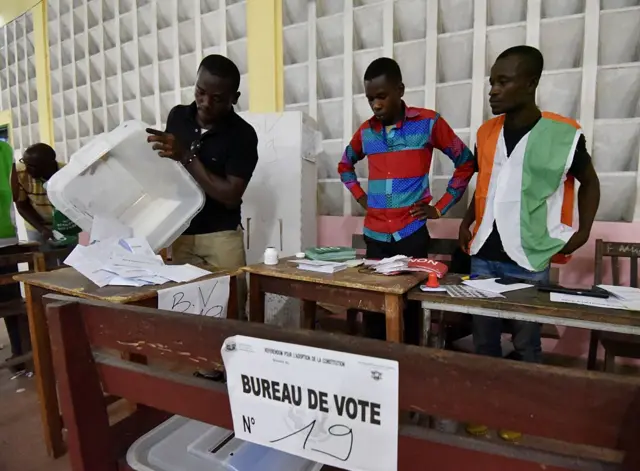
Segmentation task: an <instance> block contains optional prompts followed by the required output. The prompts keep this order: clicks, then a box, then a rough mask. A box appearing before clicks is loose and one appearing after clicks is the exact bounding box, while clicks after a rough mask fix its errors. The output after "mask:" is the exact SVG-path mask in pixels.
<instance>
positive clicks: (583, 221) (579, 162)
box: [560, 136, 600, 254]
mask: <svg viewBox="0 0 640 471" xmlns="http://www.w3.org/2000/svg"><path fill="white" fill-rule="evenodd" d="M569 173H570V174H572V175H573V176H574V177H575V179H576V180H578V181H579V182H580V189H579V190H578V224H579V226H578V230H577V231H576V233H575V234H573V235H572V236H571V239H569V241H568V242H567V243H566V245H565V246H564V247H563V248H562V250H561V251H560V252H561V253H563V254H571V253H573V252H575V251H576V250H577V249H579V248H580V247H582V246H583V245H584V244H586V243H587V240H589V235H590V234H591V227H592V226H593V221H594V220H595V218H596V212H597V211H598V205H599V204H600V180H599V179H598V174H597V173H596V169H595V168H594V167H593V162H592V161H591V157H590V156H589V154H588V153H587V150H586V146H585V141H584V136H581V137H580V141H578V146H577V149H576V153H575V155H574V162H573V163H572V165H571V168H570V169H569Z"/></svg>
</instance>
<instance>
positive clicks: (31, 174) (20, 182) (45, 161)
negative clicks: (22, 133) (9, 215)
mask: <svg viewBox="0 0 640 471" xmlns="http://www.w3.org/2000/svg"><path fill="white" fill-rule="evenodd" d="M63 166H64V164H63V163H61V162H58V161H56V152H55V151H54V150H53V148H52V147H51V146H49V145H47V144H44V143H38V144H33V145H32V146H30V147H28V148H27V150H25V151H24V154H23V156H22V159H20V161H19V162H18V164H17V165H16V172H14V174H13V175H12V178H11V185H12V188H13V199H14V202H15V203H16V208H17V209H18V213H20V215H21V216H22V217H23V219H24V220H25V222H26V226H27V237H28V239H29V240H30V241H36V242H40V243H45V242H47V241H48V240H50V239H51V238H52V237H53V233H52V223H53V210H54V209H53V206H52V205H51V201H49V197H48V196H47V192H46V190H45V184H46V182H47V181H49V179H50V178H51V177H52V176H53V175H54V174H55V173H56V172H57V171H58V170H60V169H61V168H62V167H63Z"/></svg>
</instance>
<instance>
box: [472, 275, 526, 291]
mask: <svg viewBox="0 0 640 471" xmlns="http://www.w3.org/2000/svg"><path fill="white" fill-rule="evenodd" d="M496 280H497V278H489V279H486V280H466V281H463V283H464V284H465V285H467V286H471V287H472V288H475V289H479V290H481V291H490V292H492V293H508V292H509V291H517V290H519V289H525V288H531V287H532V286H533V285H531V284H527V283H515V284H512V285H502V284H500V283H496Z"/></svg>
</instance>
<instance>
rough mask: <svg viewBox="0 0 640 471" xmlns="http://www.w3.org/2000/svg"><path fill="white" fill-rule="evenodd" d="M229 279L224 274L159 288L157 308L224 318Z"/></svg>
mask: <svg viewBox="0 0 640 471" xmlns="http://www.w3.org/2000/svg"><path fill="white" fill-rule="evenodd" d="M230 280H231V278H230V277H229V276H228V275H226V276H220V277H218V278H210V279H208V280H204V281H197V282H195V283H188V284H185V285H180V286H175V287H173V288H167V289H163V290H160V291H158V309H165V310H167V311H177V312H183V313H185V314H195V315H199V316H206V317H219V318H226V317H227V306H228V304H229V289H230V288H229V282H230Z"/></svg>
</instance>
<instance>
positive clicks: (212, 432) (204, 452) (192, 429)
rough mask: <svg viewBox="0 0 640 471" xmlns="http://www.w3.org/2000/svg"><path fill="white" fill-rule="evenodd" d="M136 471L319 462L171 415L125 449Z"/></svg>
mask: <svg viewBox="0 0 640 471" xmlns="http://www.w3.org/2000/svg"><path fill="white" fill-rule="evenodd" d="M127 464H128V465H129V466H130V467H131V468H133V469H135V470H136V471H320V469H321V468H322V464H320V463H314V462H312V461H309V460H306V459H304V458H300V457H297V456H293V455H290V454H288V453H283V452H281V451H278V450H273V449H271V448H267V447H263V446H261V445H256V444H253V443H248V442H245V441H243V440H239V439H237V438H234V436H233V432H232V431H230V430H226V429H223V428H220V427H214V426H212V425H208V424H205V423H202V422H198V421H195V420H190V419H187V418H184V417H180V416H174V417H172V418H171V419H169V420H167V421H166V422H164V423H162V424H161V425H159V426H158V427H156V428H155V429H153V430H152V431H151V432H149V433H147V434H146V435H144V436H142V437H140V438H139V439H138V440H137V441H136V442H135V443H134V444H133V445H131V448H129V451H128V452H127Z"/></svg>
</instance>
